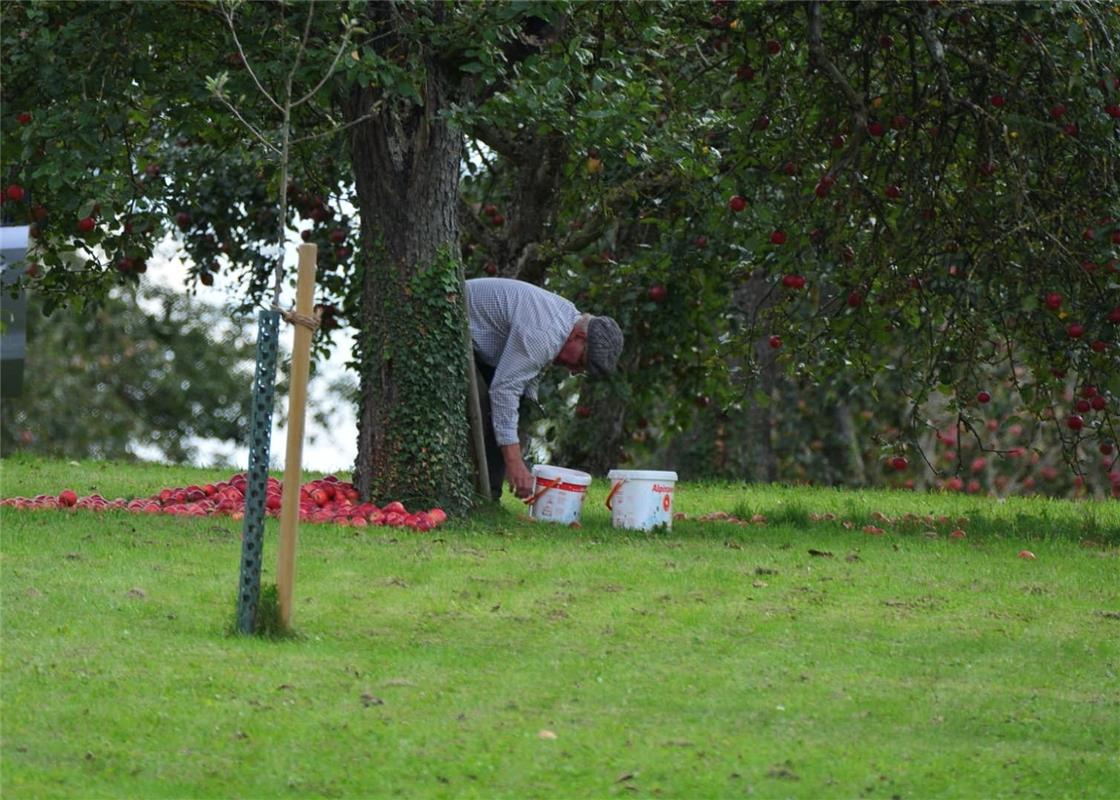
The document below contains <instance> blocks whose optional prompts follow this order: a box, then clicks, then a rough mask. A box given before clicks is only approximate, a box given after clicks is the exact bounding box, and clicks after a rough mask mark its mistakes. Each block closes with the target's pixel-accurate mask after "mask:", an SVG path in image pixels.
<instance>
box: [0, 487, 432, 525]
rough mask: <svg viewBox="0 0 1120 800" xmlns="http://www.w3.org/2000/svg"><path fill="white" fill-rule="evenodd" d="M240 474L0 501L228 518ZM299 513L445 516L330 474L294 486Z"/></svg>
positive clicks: (356, 520) (317, 517) (372, 521)
mask: <svg viewBox="0 0 1120 800" xmlns="http://www.w3.org/2000/svg"><path fill="white" fill-rule="evenodd" d="M245 485H246V477H245V475H244V474H243V473H242V474H238V475H234V476H233V477H231V478H230V479H229V480H228V481H221V482H220V483H208V484H206V485H205V486H186V487H183V488H173V489H172V488H168V489H162V490H160V491H159V492H158V493H156V494H154V495H152V496H151V497H146V498H137V499H134V500H125V499H124V498H117V499H116V500H106V499H105V498H104V497H102V496H101V495H98V494H94V495H89V496H88V497H78V495H77V493H76V492H74V491H73V490H72V489H65V490H63V491H62V492H60V493H59V494H58V495H57V496H55V495H49V494H41V495H38V496H37V497H9V498H6V499H4V500H0V506H9V507H12V508H26V509H40V508H75V509H78V508H83V509H88V510H90V511H107V510H110V509H117V510H122V511H132V512H135V513H138V514H174V515H176V516H180V517H208V516H213V515H224V516H228V517H231V518H232V519H242V518H243V517H244V516H245ZM282 495H283V485H282V484H281V482H280V481H279V480H277V479H276V478H269V479H268V486H267V488H266V490H265V513H266V514H267V515H268V516H270V517H278V516H280V505H281V497H282ZM299 518H300V520H301V521H303V522H331V523H334V524H335V525H351V526H355V527H366V526H367V525H388V526H390V527H394V528H402V527H403V528H411V529H412V530H415V531H421V532H422V531H430V530H431V529H432V528H434V527H436V526H437V525H439V524H440V523H442V522H443V521H444V520H446V519H447V514H445V513H444V511H443V509H441V508H433V509H431V510H429V511H411V512H410V511H407V510H406V509H405V507H404V505H403V504H402V503H400V502H399V501H397V500H394V501H392V502H390V503H386V504H385V505H384V506H383V507H381V508H378V507H377V506H376V505H374V504H373V503H360V502H358V490H357V489H356V488H354V485H353V484H351V483H347V482H345V481H341V480H339V479H338V478H336V477H335V476H334V475H328V476H327V477H325V478H320V479H319V480H314V481H311V482H309V483H305V484H304V485H303V486H301V487H300V489H299Z"/></svg>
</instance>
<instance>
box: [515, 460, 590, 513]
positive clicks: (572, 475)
mask: <svg viewBox="0 0 1120 800" xmlns="http://www.w3.org/2000/svg"><path fill="white" fill-rule="evenodd" d="M590 485H591V476H590V475H588V474H587V473H586V472H580V471H579V470H577V469H565V468H564V467H553V466H549V465H548V464H537V465H536V466H534V467H533V494H532V496H531V497H530V498H529V499H528V500H526V501H525V502H527V503H528V504H529V516H531V517H533V519H537V520H540V521H541V522H562V523H564V524H565V525H571V524H572V523H576V522H579V515H580V511H582V510H583V498H584V497H586V496H587V487H588V486H590Z"/></svg>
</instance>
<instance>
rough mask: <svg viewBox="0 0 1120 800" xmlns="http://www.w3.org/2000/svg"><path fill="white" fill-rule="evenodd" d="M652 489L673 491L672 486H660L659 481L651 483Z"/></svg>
mask: <svg viewBox="0 0 1120 800" xmlns="http://www.w3.org/2000/svg"><path fill="white" fill-rule="evenodd" d="M653 491H655V492H671V491H673V487H672V486H662V485H661V484H660V483H655V484H654V485H653Z"/></svg>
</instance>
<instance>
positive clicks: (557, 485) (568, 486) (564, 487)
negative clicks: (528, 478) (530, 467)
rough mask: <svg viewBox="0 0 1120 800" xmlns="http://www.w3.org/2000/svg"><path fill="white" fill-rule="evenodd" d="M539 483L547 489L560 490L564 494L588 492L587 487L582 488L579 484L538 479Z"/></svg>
mask: <svg viewBox="0 0 1120 800" xmlns="http://www.w3.org/2000/svg"><path fill="white" fill-rule="evenodd" d="M537 483H539V484H540V485H541V486H542V487H544V488H546V489H559V490H560V491H562V492H580V493H583V492H586V491H587V487H586V486H580V485H579V484H577V483H564V482H563V481H559V480H556V481H553V480H550V479H548V478H538V479H537Z"/></svg>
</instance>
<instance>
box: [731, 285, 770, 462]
mask: <svg viewBox="0 0 1120 800" xmlns="http://www.w3.org/2000/svg"><path fill="white" fill-rule="evenodd" d="M768 287H769V284H768V282H767V280H766V277H765V275H763V274H762V273H761V272H760V273H755V274H753V275H751V277H750V278H748V279H747V281H746V282H745V283H744V284H743V285H742V286H740V287H738V288H737V289H736V290H735V293H734V302H735V304H736V306H737V307H738V308H739V310H740V312H741V313H742V314H743V315H744V317H746V318H747V319H748V320H750V321H751V325H750V326H749V328H748V329H749V330H754V328H755V320H756V319H757V318H758V317H760V316H765V314H766V311H767V309H769V307H770V306H771V305H772V304H773V299H772V298H771V297H770V295H769V293H768ZM754 352H755V358H756V359H757V361H758V376H757V378H758V379H757V382H756V383H755V384H754V386H752V387H748V389H747V392H746V397H745V398H744V403H743V426H742V429H741V430H742V439H741V440H740V441H739V442H738V443H737V445H738V447H737V456H738V457H737V458H736V459H735V460H736V461H738V463H740V464H742V465H743V471H744V475H743V477H744V478H745V479H746V480H748V481H753V482H757V483H773V482H774V481H775V480H777V479H778V460H777V458H776V457H775V455H774V444H773V441H772V438H771V437H772V432H773V427H774V425H773V414H772V411H771V403H772V402H773V400H774V388H775V386H776V385H777V380H778V369H777V365H776V363H775V362H776V359H777V356H776V354H775V352H774V350H773V349H772V348H771V347H770V346H769V344H768V343H767V341H766V338H765V337H762V338H759V339H757V340H756V341H755V343H754ZM759 396H762V397H765V398H766V399H765V400H763V401H762V402H759V400H758V397H759Z"/></svg>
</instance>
